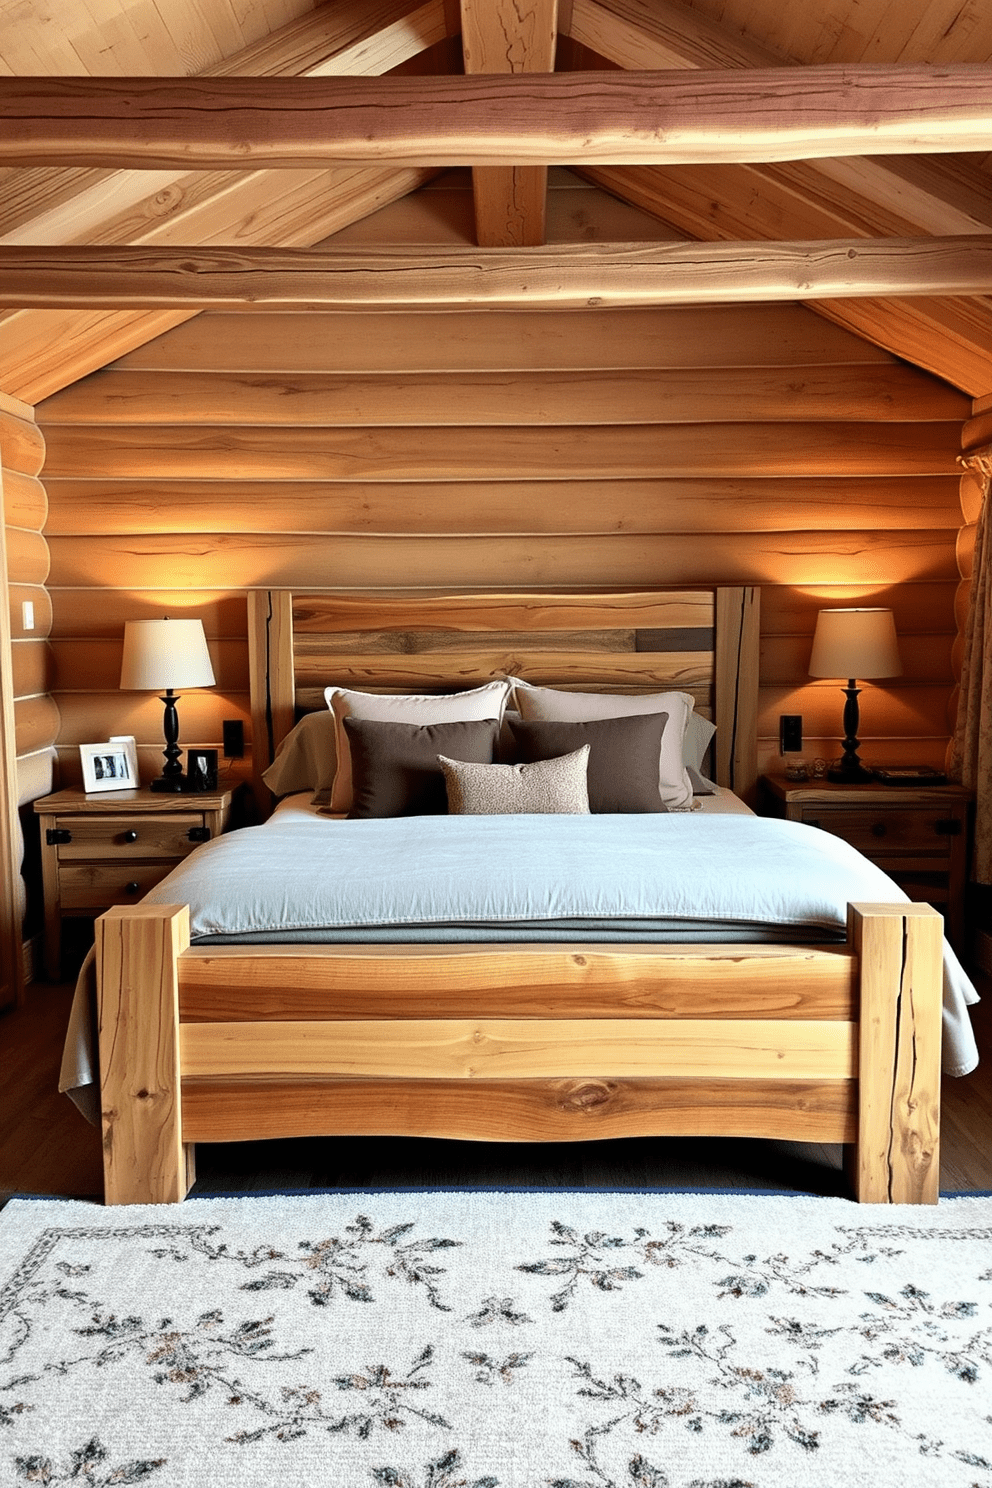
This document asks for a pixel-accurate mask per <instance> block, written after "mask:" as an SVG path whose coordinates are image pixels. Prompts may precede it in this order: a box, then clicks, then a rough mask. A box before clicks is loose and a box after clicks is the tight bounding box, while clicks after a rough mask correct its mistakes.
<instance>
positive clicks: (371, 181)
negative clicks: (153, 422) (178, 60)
mask: <svg viewBox="0 0 992 1488" xmlns="http://www.w3.org/2000/svg"><path fill="white" fill-rule="evenodd" d="M450 19H451V16H450V15H449V7H447V6H446V3H445V0H325V3H324V4H322V5H318V6H316V8H315V9H314V10H312V11H310V12H309V13H308V14H307V15H305V16H301V17H299V18H298V19H297V20H295V21H291V22H290V23H289V24H288V25H286V26H283V27H281V28H280V29H279V30H278V31H275V32H273V33H272V34H271V35H269V36H267V37H265V38H263V39H262V40H261V41H259V42H257V43H256V44H255V45H254V46H251V47H247V48H245V50H244V51H242V52H239V53H238V54H237V56H234V57H229V58H227V59H226V60H225V61H224V62H222V63H219V64H217V66H216V67H214V68H211V69H210V75H216V76H234V75H252V74H257V75H259V76H273V75H276V76H283V75H286V74H290V75H292V74H295V72H296V70H298V69H301V70H302V71H303V72H304V73H307V74H311V75H319V76H328V75H334V74H337V73H339V72H348V73H356V74H357V73H363V72H371V73H373V74H374V73H376V72H379V71H383V70H385V69H386V68H390V67H397V66H399V65H401V64H403V63H410V62H411V61H412V60H413V59H415V58H417V57H419V56H420V55H421V54H422V53H423V52H424V51H426V50H427V49H428V48H430V47H432V46H434V45H435V44H436V43H437V42H438V41H442V40H444V38H445V37H446V36H447V35H448V22H449V20H450ZM0 129H2V125H0ZM430 174H431V173H430V172H425V171H409V170H406V171H402V170H396V171H394V170H391V169H390V168H389V167H385V168H383V167H375V168H372V169H367V170H354V169H352V170H345V171H336V172H331V171H327V170H314V169H311V170H309V171H306V172H297V173H293V172H285V171H283V172H279V173H278V174H272V173H266V172H264V171H257V172H247V173H243V174H242V173H239V174H237V175H234V174H231V173H230V172H218V173H216V174H214V173H211V172H207V171H197V172H194V173H193V174H188V173H187V172H185V171H178V172H172V173H165V172H163V173H162V174H161V175H160V176H156V175H153V174H152V173H150V172H148V171H123V170H121V171H112V172H106V171H98V170H90V171H85V170H65V171H54V170H46V169H38V170H22V171H9V172H6V176H7V180H6V181H5V182H4V187H5V192H4V202H3V203H2V204H0V242H2V241H4V240H5V239H6V241H8V242H22V243H24V242H44V243H58V242H61V243H66V242H72V241H83V242H94V241H97V242H104V243H109V242H168V241H176V240H179V241H183V240H185V241H187V242H189V241H194V242H201V243H202V242H210V241H212V240H214V239H221V240H225V239H226V240H227V241H231V240H233V241H237V242H251V243H281V244H284V245H286V246H296V245H300V244H309V243H314V242H317V241H319V239H320V238H322V237H325V236H326V235H327V234H329V233H333V232H336V231H338V230H339V229H340V228H342V227H346V226H348V225H349V224H350V223H352V222H354V221H356V220H357V219H360V218H361V217H363V216H365V215H367V214H368V213H369V212H374V211H376V210H378V208H380V207H382V206H384V205H386V203H388V202H391V201H395V200H396V199H397V198H398V197H401V196H404V195H406V194H407V193H408V192H411V191H414V190H416V189H417V187H418V186H420V185H422V184H423V183H424V181H425V180H426V179H429V177H430ZM11 184H13V185H14V186H15V187H16V191H17V195H16V197H15V201H16V207H15V208H14V209H12V210H11V211H8V210H7V208H8V207H9V202H10V198H9V195H8V193H7V190H6V188H7V187H8V186H10V185H11ZM5 303H10V302H9V301H6V302H5ZM197 313H198V311H197V310H196V309H195V308H187V309H185V310H183V311H181V312H172V313H171V314H168V313H166V312H162V311H160V312H157V313H154V314H153V313H148V314H141V313H136V312H134V311H116V310H115V311H104V312H98V313H90V312H86V311H79V310H66V311H55V310H52V311H34V310H24V311H17V312H14V313H13V314H7V315H3V314H0V386H2V387H4V388H6V389H8V390H9V391H11V392H16V393H17V394H18V395H19V396H21V397H24V398H26V399H27V400H28V401H30V402H32V403H37V402H39V401H40V400H41V399H43V398H46V397H48V396H49V394H51V393H54V392H57V391H58V390H59V389H60V388H62V387H65V386H66V385H67V384H68V383H70V382H74V381H75V380H76V379H77V378H80V377H83V376H85V375H86V373H88V372H92V371H94V370H95V369H96V368H97V367H100V366H103V365H104V364H105V363H106V362H108V361H110V360H113V359H114V358H115V357H118V356H122V355H123V354H124V353H125V352H127V351H130V350H132V349H133V348H134V347H135V346H140V345H142V344H143V343H144V342H145V341H149V340H151V339H152V338H153V337H155V336H158V335H161V334H162V333H163V332H165V331H167V330H169V329H170V328H171V327H172V326H174V325H177V324H180V323H181V322H182V321H183V320H185V319H188V318H189V317H190V316H191V315H196V314H197Z"/></svg>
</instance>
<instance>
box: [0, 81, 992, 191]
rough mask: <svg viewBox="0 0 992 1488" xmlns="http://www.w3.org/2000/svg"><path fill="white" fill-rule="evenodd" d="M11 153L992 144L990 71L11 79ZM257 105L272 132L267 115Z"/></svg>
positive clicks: (135, 157) (461, 156) (51, 161)
mask: <svg viewBox="0 0 992 1488" xmlns="http://www.w3.org/2000/svg"><path fill="white" fill-rule="evenodd" d="M0 107H2V108H3V111H4V115H5V120H6V128H5V132H4V139H3V142H2V144H0V164H3V165H17V166H31V165H45V164H47V165H89V166H110V167H120V166H122V165H126V166H135V167H143V168H145V169H147V168H149V167H168V166H179V167H187V168H199V169H203V168H204V167H208V168H215V167H226V168H229V169H230V168H234V169H244V168H245V166H246V165H250V166H258V165H267V166H279V167H301V166H306V165H308V164H312V163H314V162H319V163H321V164H325V165H340V164H351V163H368V162H370V161H389V162H395V163H400V164H413V165H422V164H426V165H465V164H475V165H502V164H505V163H508V162H512V163H517V164H521V165H528V164H533V165H546V164H549V163H557V164H561V165H565V164H582V163H590V164H591V163H605V162H619V163H628V164H630V163H645V164H665V165H671V164H676V163H682V164H686V163H693V164H697V163H699V162H704V161H732V162H741V161H769V160H800V159H815V158H818V157H823V156H837V155H865V154H872V155H887V154H926V153H935V152H945V151H957V152H960V151H967V150H983V149H985V148H986V146H987V143H988V137H989V132H990V127H992V85H990V83H989V80H988V74H987V71H986V70H985V69H984V68H982V67H979V66H974V67H972V66H967V65H962V66H949V67H946V68H941V69H932V68H926V67H910V66H907V67H895V66H889V67H884V68H882V67H872V68H858V67H829V66H827V67H820V68H817V69H816V70H815V72H811V71H810V69H808V68H795V69H790V68H787V67H778V68H772V69H768V70H763V69H756V70H751V69H748V70H747V71H744V72H741V73H731V74H729V75H728V74H727V73H725V72H716V73H707V72H697V73H695V74H694V75H693V76H692V77H691V78H689V79H686V78H684V77H683V76H682V75H681V74H680V73H679V72H677V71H676V72H660V73H652V72H645V73H637V74H633V75H630V76H621V77H620V78H617V76H616V74H610V86H609V87H606V86H604V83H603V79H602V78H601V77H600V75H598V74H595V73H581V72H580V73H558V74H552V75H550V76H541V77H535V76H533V75H528V76H519V77H514V76H489V75H487V76H485V77H443V78H430V79H429V80H426V79H423V78H417V79H407V78H405V77H402V76H393V77H385V78H378V77H377V78H353V77H337V78H315V77H310V78H306V79H297V78H293V79H289V78H265V79H262V78H235V77H229V78H207V77H203V76H200V77H196V78H172V79H162V78H140V77H139V78H127V79H120V80H119V79H114V78H19V77H8V78H3V79H2V80H0ZM262 113H264V117H265V127H264V128H262V127H260V125H259V123H258V122H257V121H258V118H259V115H260V114H262Z"/></svg>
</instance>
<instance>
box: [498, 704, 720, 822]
mask: <svg viewBox="0 0 992 1488" xmlns="http://www.w3.org/2000/svg"><path fill="white" fill-rule="evenodd" d="M510 681H511V683H512V684H513V689H514V702H515V704H516V706H517V708H519V710H520V713H521V715H522V717H523V718H524V719H525V720H527V721H528V722H529V721H535V722H537V721H540V720H546V721H548V722H553V723H585V722H587V721H588V720H590V719H594V718H630V717H631V716H632V715H640V714H642V713H667V714H668V723H667V724H666V725H665V731H664V733H663V734H662V736H661V753H660V756H659V760H658V792H659V795H660V796H661V799H662V801H663V803H664V804H665V806H667V808H668V809H669V811H678V810H679V809H684V808H687V807H691V805H692V782H691V780H690V779H689V776H688V774H687V773H686V768H685V764H684V763H683V759H682V743H683V740H684V738H685V733H686V729H687V728H688V725H689V717H690V715H691V713H692V710H693V707H694V703H693V699H692V696H691V694H690V693H687V692H652V693H640V694H639V695H637V696H634V697H631V696H626V695H623V694H619V693H615V692H565V691H563V690H560V689H558V688H555V687H533V686H531V684H530V683H529V682H524V681H522V680H521V679H520V678H518V677H511V678H510Z"/></svg>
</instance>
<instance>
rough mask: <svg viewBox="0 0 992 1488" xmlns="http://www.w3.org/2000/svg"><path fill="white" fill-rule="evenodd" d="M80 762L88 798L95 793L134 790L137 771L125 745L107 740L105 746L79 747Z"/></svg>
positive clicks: (83, 745) (90, 745) (81, 745)
mask: <svg viewBox="0 0 992 1488" xmlns="http://www.w3.org/2000/svg"><path fill="white" fill-rule="evenodd" d="M131 742H132V744H133V742H134V741H133V740H132V741H131ZM79 759H80V762H81V764H82V767H83V790H84V791H85V792H86V794H87V795H88V796H90V795H94V794H95V793H96V792H97V791H125V790H136V789H137V785H138V781H137V772H136V770H135V769H134V766H133V765H132V762H131V755H130V754H129V751H128V749H127V747H126V743H124V742H121V741H120V740H114V739H108V740H107V742H106V744H80V746H79Z"/></svg>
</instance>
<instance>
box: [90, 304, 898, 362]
mask: <svg viewBox="0 0 992 1488" xmlns="http://www.w3.org/2000/svg"><path fill="white" fill-rule="evenodd" d="M819 363H824V364H828V365H836V364H842V365H844V366H850V365H857V364H859V363H861V364H866V365H869V366H885V365H890V366H891V365H893V364H894V363H895V358H894V357H892V356H891V355H890V354H889V353H888V352H886V351H883V350H881V349H880V348H879V347H877V346H873V345H871V344H870V343H869V342H867V341H863V340H860V339H858V338H857V337H854V336H852V335H850V333H848V332H846V331H842V330H840V329H839V328H838V327H837V326H833V325H830V324H828V323H827V322H825V321H824V320H822V319H821V318H820V316H818V315H814V314H812V312H810V311H808V310H804V309H803V308H802V307H801V306H798V305H768V306H760V305H733V306H713V307H706V306H695V307H693V308H690V309H682V310H670V311H667V312H666V313H665V314H664V315H661V316H659V315H655V314H652V313H650V312H646V311H643V310H624V309H616V310H610V311H609V313H606V312H604V313H603V314H601V315H582V316H562V315H560V314H558V313H556V312H554V311H540V310H535V311H526V312H524V311H512V310H506V311H500V313H499V315H489V314H486V313H485V312H483V311H448V312H446V313H445V314H443V315H436V316H432V317H431V321H430V331H429V333H425V323H424V320H423V316H422V315H421V314H420V313H418V312H410V313H405V312H403V311H397V312H395V313H392V314H390V315H388V316H385V317H383V319H382V320H380V321H378V322H377V323H376V334H375V336H374V337H370V336H369V335H368V331H367V327H366V325H365V323H364V322H363V321H361V320H360V319H356V317H354V316H353V315H350V314H348V313H347V312H340V313H335V312H333V311H321V312H318V313H317V314H316V315H315V316H313V317H308V318H307V319H306V320H301V318H300V316H299V315H298V314H290V313H286V314H280V313H278V312H273V313H272V314H271V315H263V316H259V317H257V318H253V319H251V320H248V319H246V318H245V317H244V316H242V315H239V314H233V313H224V312H222V311H208V312H205V313H204V314H203V315H202V316H198V317H196V319H194V320H190V321H186V322H185V323H184V324H182V325H180V326H178V327H177V328H176V329H175V330H172V331H169V332H167V333H166V334H165V335H162V336H160V337H158V338H157V339H156V340H154V341H149V342H148V343H147V344H146V345H144V346H141V347H139V348H138V349H137V350H135V351H132V352H130V354H129V355H125V356H123V357H121V360H120V362H119V364H118V366H119V368H120V370H122V371H123V370H125V369H126V370H131V369H135V370H141V369H149V370H157V371H174V372H181V373H186V372H198V371H208V372H287V373H291V374H294V375H298V374H305V373H311V372H348V373H352V374H357V373H361V372H371V373H375V374H376V375H378V374H380V373H390V372H403V373H411V372H429V371H435V372H492V371H553V370H561V371H568V370H586V369H595V368H599V369H619V368H624V369H627V368H663V367H689V368H693V367H720V368H726V367H735V366H750V367H780V366H809V365H813V366H815V365H817V364H819Z"/></svg>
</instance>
